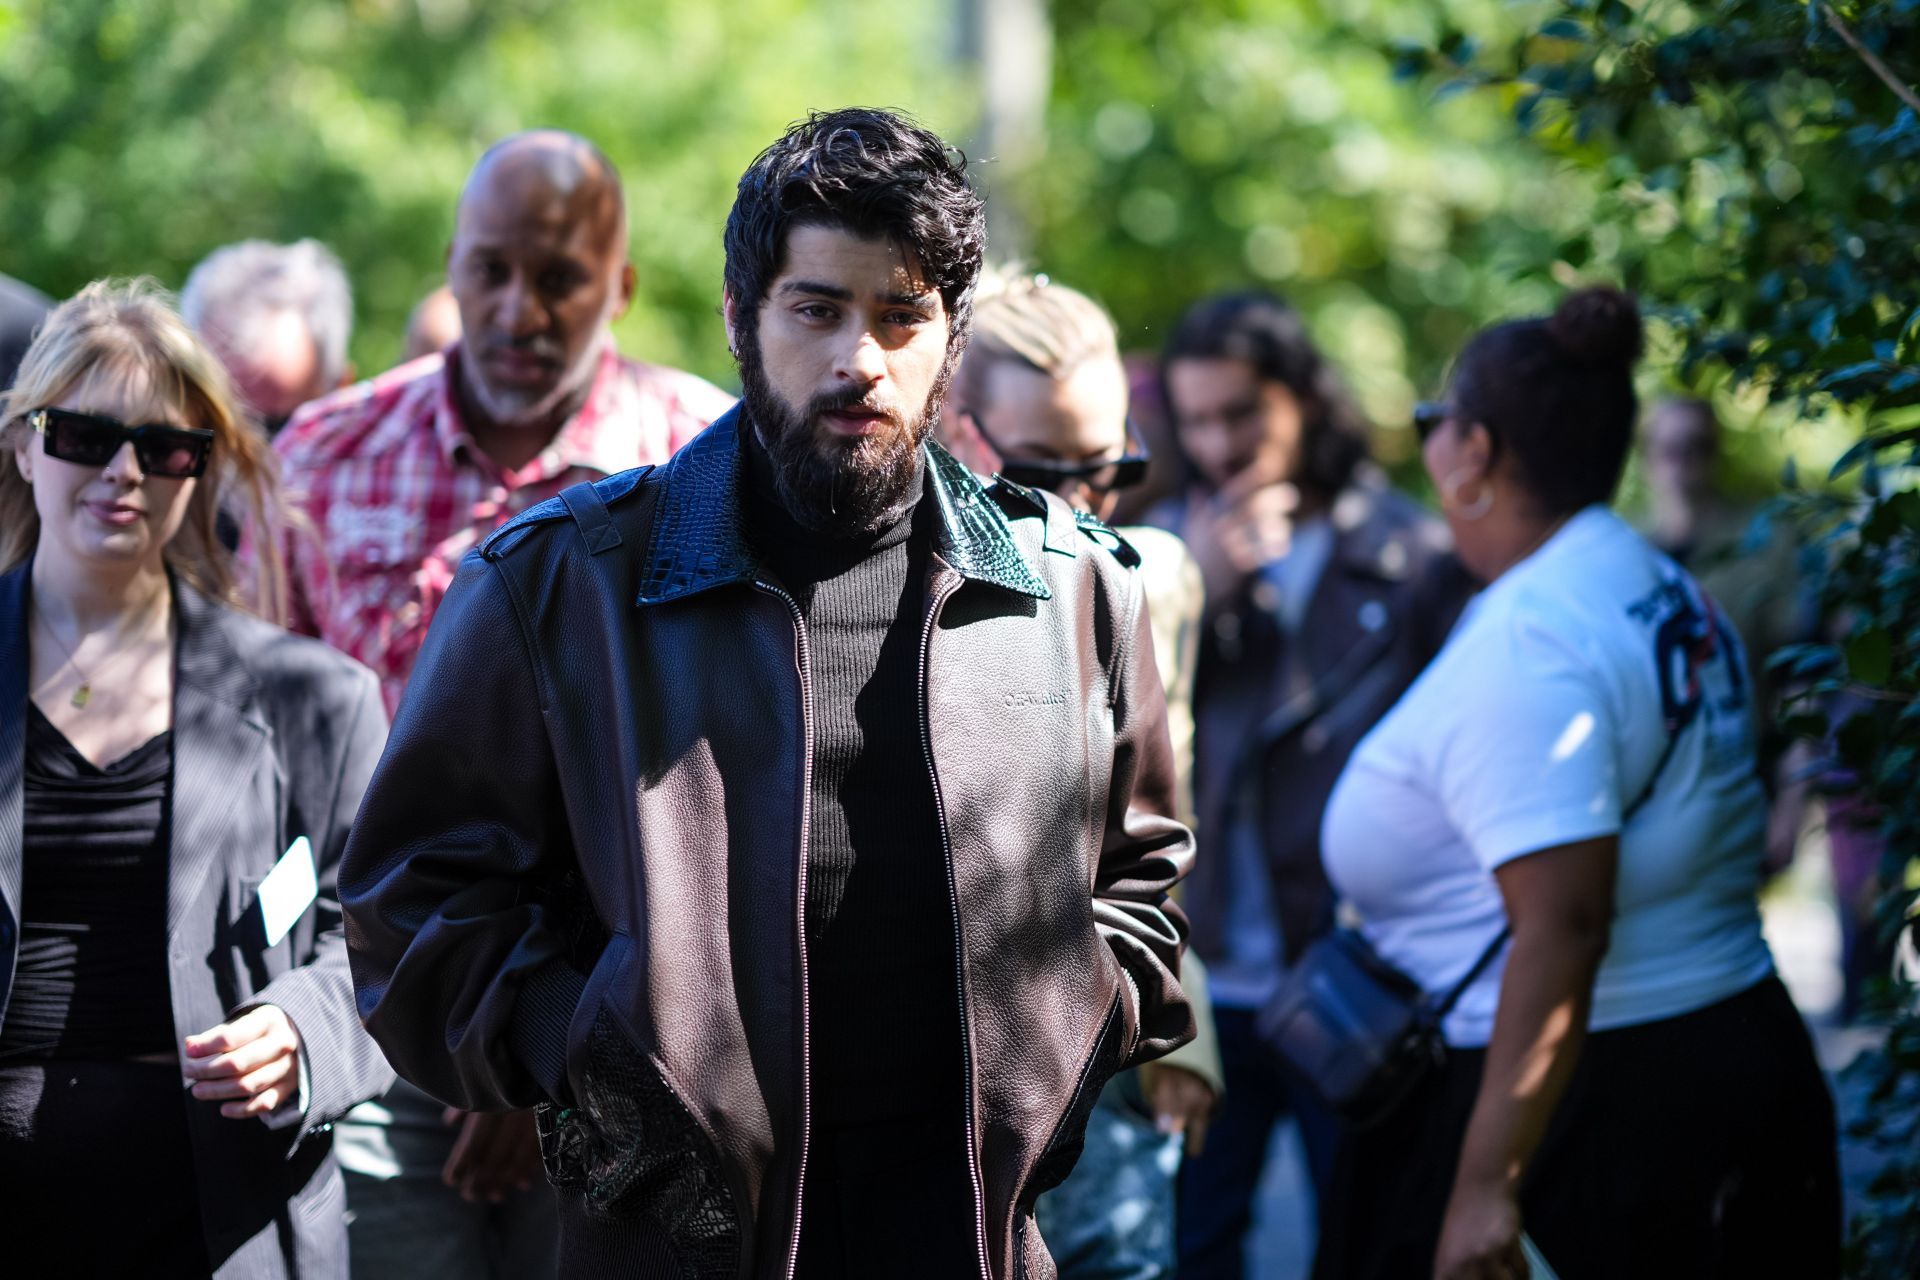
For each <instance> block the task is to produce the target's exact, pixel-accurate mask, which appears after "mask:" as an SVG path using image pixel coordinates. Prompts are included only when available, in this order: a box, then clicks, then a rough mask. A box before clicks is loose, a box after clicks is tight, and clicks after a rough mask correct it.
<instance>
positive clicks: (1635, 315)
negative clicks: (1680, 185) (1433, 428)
mask: <svg viewBox="0 0 1920 1280" xmlns="http://www.w3.org/2000/svg"><path fill="white" fill-rule="evenodd" d="M1643 345H1644V339H1643V336H1642V333H1641V327H1640V309H1639V307H1638V306H1637V305H1636V304H1635V302H1634V300H1633V298H1632V296H1631V295H1629V294H1626V293H1622V292H1621V291H1620V290H1618V289H1612V288H1607V287H1604V286H1596V287H1593V288H1587V289H1578V290H1575V291H1574V292H1573V293H1570V294H1568V295H1567V296H1566V297H1565V298H1564V299H1562V300H1561V303H1560V305H1559V307H1558V308H1556V309H1555V311H1554V313H1553V314H1552V315H1551V316H1542V317H1536V318H1533V319H1528V320H1509V321H1507V322H1506V323H1505V324H1497V325H1494V326H1493V327H1492V328H1490V329H1483V330H1482V331H1481V332H1480V333H1478V334H1476V335H1475V336H1474V337H1473V338H1472V339H1471V340H1470V341H1469V342H1468V343H1467V347H1466V350H1465V351H1463V352H1461V353H1460V360H1459V362H1458V364H1456V365H1455V367H1454V372H1453V390H1452V395H1451V399H1452V402H1453V405H1454V408H1455V410H1456V412H1457V413H1458V416H1459V419H1460V421H1461V422H1462V423H1479V424H1481V425H1482V426H1484V427H1486V429H1487V433H1488V434H1489V435H1490V436H1492V437H1493V449H1494V456H1495V457H1496V458H1497V457H1498V456H1499V455H1500V453H1501V452H1503V451H1504V452H1506V453H1508V454H1509V455H1511V457H1512V459H1513V465H1514V467H1515V469H1516V471H1517V472H1518V474H1519V479H1520V482H1521V484H1523V485H1524V486H1525V487H1526V490H1527V492H1528V493H1530V494H1532V495H1533V499H1534V501H1535V502H1537V503H1538V504H1539V505H1540V507H1541V510H1542V511H1543V512H1544V513H1545V514H1547V515H1554V516H1557V515H1568V514H1571V513H1572V512H1575V511H1578V510H1580V509H1581V508H1582V507H1586V506H1591V505H1592V504H1593V503H1596V502H1607V501H1610V500H1611V499H1612V497H1613V491H1614V490H1615V489H1616V488H1618V487H1619V484H1620V473H1621V472H1622V471H1623V470H1624V469H1625V468H1626V465H1627V452H1628V450H1629V449H1630V448H1631V447H1632V445H1633V424H1634V418H1635V417H1636V415H1637V414H1638V412H1639V402H1638V399H1637V397H1636V396H1635V394H1634V389H1633V366H1634V362H1635V361H1637V360H1638V359H1639V358H1640V352H1641V349H1642V347H1643Z"/></svg>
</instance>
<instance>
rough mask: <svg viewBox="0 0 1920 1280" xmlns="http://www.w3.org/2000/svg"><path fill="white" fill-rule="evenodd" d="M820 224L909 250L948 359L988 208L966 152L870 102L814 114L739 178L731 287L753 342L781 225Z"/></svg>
mask: <svg viewBox="0 0 1920 1280" xmlns="http://www.w3.org/2000/svg"><path fill="white" fill-rule="evenodd" d="M803 226H827V227H835V228H838V229H840V230H844V231H847V232H849V233H851V234H853V235H857V236H862V237H881V236H884V237H886V238H887V239H889V240H891V241H893V242H894V243H895V244H897V245H899V246H900V247H901V248H902V249H904V250H906V251H907V252H909V253H911V254H912V256H913V259H914V261H915V262H917V263H918V264H919V267H920V269H921V271H923V272H924V273H925V274H926V277H927V280H928V282H929V283H931V284H932V285H933V286H934V287H935V288H937V289H938V290H939V291H940V300H941V301H942V302H943V303H944V304H945V306H946V310H947V333H948V337H949V343H950V348H951V349H950V351H949V356H950V357H954V356H957V355H958V354H959V352H958V348H959V347H960V346H961V345H962V344H963V343H964V341H965V336H966V333H967V326H968V324H969V322H970V321H971V319H972V315H973V287H974V284H975V282H976V281H978V280H979V278H980V264H981V261H982V259H983V258H984V256H985V254H986V246H987V218H986V206H985V204H984V202H983V201H982V200H981V198H980V195H979V193H978V192H976V191H975V190H974V189H973V186H972V184H971V183H969V182H968V181H967V158H966V156H965V155H963V154H961V153H960V152H959V151H958V150H956V149H955V148H953V147H949V146H948V145H947V144H946V143H945V142H942V141H941V140H940V138H939V136H938V135H937V134H934V133H931V132H929V131H928V130H926V129H923V128H921V127H920V126H919V125H917V124H915V123H914V122H913V121H912V120H910V119H908V118H907V117H906V116H904V115H900V114H898V113H896V112H892V111H882V110H879V109H877V108H871V107H847V108H844V109H842V110H839V111H817V112H814V113H812V114H810V115H809V116H808V117H807V118H806V119H805V120H802V121H800V122H799V123H797V124H795V125H793V126H792V127H791V128H789V129H788V130H787V132H786V133H785V134H784V135H783V136H782V137H781V138H780V140H779V141H777V142H775V143H774V144H773V145H772V146H770V147H768V148H767V149H766V150H765V151H762V152H761V153H760V154H759V156H758V157H756V158H755V159H754V162H753V163H752V164H751V165H748V166H747V171H746V172H745V173H743V174H741V175H740V188H739V192H738V194H737V195H736V196H735V197H734V201H733V211H732V212H731V213H729V214H728V215H727V230H726V236H725V245H726V253H727V265H726V282H727V291H728V293H730V294H731V295H732V297H733V305H734V317H735V323H736V324H737V325H738V326H739V327H740V328H741V329H742V330H743V331H744V332H745V334H746V335H747V336H748V338H749V340H750V339H751V337H752V335H753V333H754V330H755V328H756V326H755V322H754V317H755V316H757V315H758V313H759V310H760V304H761V302H762V301H764V300H765V298H766V294H767V289H768V287H769V286H770V285H771V284H772V283H773V280H774V277H775V276H777V275H779V274H780V269H781V267H782V265H783V264H784V263H785V260H786V253H787V233H788V232H790V231H792V230H793V229H794V228H795V227H803Z"/></svg>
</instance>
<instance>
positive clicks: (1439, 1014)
mask: <svg viewBox="0 0 1920 1280" xmlns="http://www.w3.org/2000/svg"><path fill="white" fill-rule="evenodd" d="M1512 936H1513V926H1512V925H1505V924H1503V925H1501V926H1500V932H1499V933H1497V934H1495V935H1494V939H1493V941H1492V942H1489V943H1488V944H1487V949H1486V950H1485V951H1482V952H1481V953H1480V958H1479V959H1478V960H1475V961H1474V962H1473V967H1472V968H1471V969H1468V970H1467V975H1466V977H1464V978H1462V979H1460V981H1458V982H1456V983H1454V984H1453V986H1452V987H1451V988H1449V989H1448V991H1447V994H1446V995H1444V996H1441V997H1440V1003H1438V1004H1436V1005H1433V1006H1431V1011H1432V1015H1433V1020H1434V1021H1435V1022H1438V1021H1440V1020H1441V1019H1442V1018H1444V1017H1446V1016H1447V1015H1448V1014H1450V1013H1452V1012H1453V1006H1455V1005H1456V1004H1459V1003H1460V997H1461V996H1463V995H1465V994H1467V988H1468V987H1470V986H1472V985H1473V980H1474V979H1475V978H1478V977H1479V976H1480V975H1481V974H1482V973H1485V972H1486V969H1487V966H1488V965H1490V964H1492V963H1493V958H1494V957H1495V956H1496V955H1498V954H1500V948H1502V947H1504V946H1506V945H1507V939H1508V938H1510V937H1512Z"/></svg>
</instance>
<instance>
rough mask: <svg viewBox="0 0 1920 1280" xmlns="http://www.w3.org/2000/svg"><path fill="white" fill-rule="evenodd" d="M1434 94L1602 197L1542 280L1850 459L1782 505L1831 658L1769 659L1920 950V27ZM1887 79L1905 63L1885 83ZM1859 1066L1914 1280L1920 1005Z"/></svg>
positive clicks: (1627, 13) (1880, 1245)
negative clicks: (1599, 295) (1456, 100)
mask: <svg viewBox="0 0 1920 1280" xmlns="http://www.w3.org/2000/svg"><path fill="white" fill-rule="evenodd" d="M1399 57H1400V70H1401V72H1402V74H1404V75H1407V76H1410V77H1416V78H1418V79H1420V80H1421V82H1422V83H1424V84H1427V85H1430V86H1432V88H1433V90H1434V91H1435V92H1452V93H1458V92H1460V91H1461V90H1463V89H1465V90H1469V91H1471V93H1470V96H1477V97H1482V98H1484V99H1489V100H1494V101H1498V102H1501V103H1503V104H1504V105H1505V106H1506V107H1507V108H1508V110H1509V111H1510V112H1511V113H1512V115H1513V118H1514V120H1515V121H1516V122H1517V124H1518V125H1519V126H1520V127H1521V129H1522V130H1524V131H1525V132H1526V133H1528V134H1529V135H1530V136H1531V137H1532V138H1533V139H1534V140H1535V141H1536V142H1537V143H1538V144H1539V145H1540V147H1541V148H1542V150H1543V151H1544V152H1545V153H1547V154H1550V155H1554V156H1558V157H1560V158H1561V159H1562V160H1563V161H1565V162H1566V163H1568V164H1569V165H1570V166H1573V167H1575V168H1578V169H1580V170H1582V171H1584V172H1586V173H1588V174H1589V175H1591V177H1592V178H1593V179H1594V181H1595V183H1596V188H1597V190H1598V193H1599V194H1598V198H1597V200H1596V202H1595V205H1594V217H1593V219H1592V221H1591V224H1590V226H1588V227H1586V228H1583V229H1582V230H1580V231H1579V232H1578V233H1577V234H1575V235H1573V236H1571V237H1570V238H1569V239H1567V240H1566V241H1565V242H1564V243H1563V244H1561V245H1560V246H1559V247H1558V251H1557V254H1556V260H1555V261H1554V262H1553V264H1552V266H1550V267H1546V268H1544V269H1546V270H1548V271H1557V272H1558V273H1560V274H1563V275H1570V274H1571V273H1573V272H1575V271H1586V270H1598V271H1602V272H1604V273H1606V274H1609V275H1614V276H1617V277H1619V278H1621V279H1624V280H1625V282H1626V283H1627V284H1628V285H1629V286H1631V287H1633V288H1635V289H1636V290H1638V291H1640V292H1641V293H1642V295H1643V297H1645V298H1648V299H1653V300H1657V303H1658V310H1657V313H1656V314H1657V315H1658V316H1659V317H1660V319H1661V320H1662V321H1663V322H1664V327H1665V336H1666V337H1667V339H1668V340H1669V342H1670V343H1671V346H1672V350H1673V351H1674V353H1675V355H1676V357H1677V359H1678V362H1679V365H1680V367H1681V369H1682V371H1683V376H1693V377H1696V378H1700V379H1703V380H1711V379H1719V380H1722V381H1725V382H1728V383H1730V384H1731V385H1732V386H1733V387H1734V388H1736V389H1738V390H1739V391H1741V392H1743V393H1745V394H1748V395H1751V396H1762V397H1765V398H1766V399H1768V400H1771V401H1774V402H1778V403H1781V404H1784V405H1789V406H1792V407H1793V408H1795V409H1796V410H1798V411H1799V412H1801V413H1822V412H1826V413H1839V414H1842V415H1844V418H1845V420H1846V421H1849V422H1852V423H1854V424H1855V425H1856V427H1857V429H1858V430H1859V432H1860V439H1859V441H1858V443H1857V444H1856V445H1854V447H1853V448H1851V449H1849V450H1848V451H1847V452H1846V454H1845V455H1844V456H1843V457H1842V458H1841V459H1840V461H1839V463H1838V464H1837V465H1836V466H1835V467H1834V469H1833V474H1832V476H1831V477H1829V480H1830V484H1829V486H1827V487H1823V488H1817V489H1801V488H1799V487H1798V486H1794V487H1793V488H1792V489H1791V491H1790V492H1789V494H1788V495H1787V496H1786V497H1785V498H1784V499H1783V500H1782V501H1781V503H1780V504H1779V508H1780V510H1782V511H1784V512H1785V513H1787V514H1788V515H1790V516H1791V517H1793V518H1794V520H1795V522H1796V524H1797V526H1798V527H1799V529H1800V530H1801V532H1802V534H1803V536H1804V537H1805V538H1806V539H1807V540H1808V542H1809V543H1810V544H1811V545H1813V546H1815V547H1817V548H1818V549H1819V550H1820V552H1821V553H1822V558H1823V560H1824V562H1825V564H1826V566H1827V569H1826V573H1825V575H1824V581H1823V583H1822V594H1823V598H1824V602H1825V605H1826V609H1827V616H1828V617H1829V618H1830V619H1831V620H1832V625H1833V627H1834V629H1835V631H1836V635H1835V636H1834V640H1833V643H1830V644H1817V645H1801V646H1796V647H1794V648H1793V649H1790V650H1787V651H1784V652H1782V653H1780V654H1778V655H1776V656H1775V659H1774V661H1775V664H1776V665H1777V666H1779V667H1782V668H1784V669H1785V670H1786V671H1788V672H1789V673H1790V674H1791V675H1793V676H1794V677H1795V678H1797V680H1798V681H1799V682H1800V683H1801V685H1802V687H1803V688H1804V690H1805V693H1804V695H1803V696H1802V698H1801V700H1800V707H1799V713H1798V714H1797V715H1796V716H1795V717H1794V718H1793V720H1791V721H1790V722H1789V723H1790V725H1791V727H1792V728H1794V729H1796V730H1798V731H1800V732H1802V733H1804V734H1807V735H1809V736H1813V737H1815V738H1816V739H1817V740H1818V741H1820V742H1822V743H1823V744H1824V745H1825V747H1826V749H1827V751H1828V754H1829V757H1830V759H1831V761H1832V763H1833V765H1835V766H1837V767H1838V768H1840V769H1844V770H1845V771H1846V772H1847V773H1848V774H1850V775H1851V776H1852V777H1853V778H1854V779H1856V780H1857V786H1858V788H1859V791H1860V793H1861V796H1862V798H1863V799H1864V800H1866V801H1868V802H1869V807H1870V811H1871V812H1874V813H1877V815H1878V818H1879V833H1880V835H1881V836H1882V838H1883V839H1884V840H1885V846H1886V855H1885V859H1884V864H1883V866H1882V868H1881V883H1882V885H1883V889H1882V894H1881V901H1880V917H1881V922H1882V927H1883V930H1884V933H1885V935H1886V937H1887V939H1888V940H1889V941H1891V940H1894V939H1896V938H1897V937H1898V936H1899V935H1900V934H1902V933H1906V934H1908V935H1909V936H1910V937H1911V935H1912V934H1914V933H1915V932H1916V931H1920V914H1917V913H1920V786H1916V785H1915V784H1916V781H1917V780H1920V489H1916V481H1917V480H1920V452H1916V442H1920V427H1916V425H1915V424H1916V423H1920V110H1916V109H1915V107H1914V106H1912V105H1909V104H1910V103H1911V102H1912V101H1913V91H1912V85H1913V83H1914V75H1915V73H1916V70H1920V68H1917V67H1916V66H1915V65H1914V60H1915V59H1916V58H1917V57H1920V3H1916V2H1915V0H1891V2H1890V3H1880V4H1866V3H1861V4H1852V5H1844V6H1830V5H1827V4H1821V3H1815V4H1807V3H1801V2H1797V0H1714V2H1712V3H1700V4H1681V3H1665V2H1662V0H1645V2H1643V3H1632V4H1630V3H1626V2H1625V0H1568V2H1567V3H1564V4H1560V5H1556V6H1553V7H1552V8H1551V9H1550V10H1547V11H1544V12H1543V13H1542V15H1541V16H1540V19H1539V21H1537V22H1536V23H1535V24H1533V26H1532V27H1531V28H1530V29H1529V30H1527V31H1524V32H1522V33H1520V34H1519V35H1518V36H1510V37H1508V38H1506V39H1504V40H1502V41H1496V42H1488V41H1485V40H1475V39H1473V38H1472V37H1471V35H1469V33H1467V32H1465V31H1461V30H1453V31H1448V32H1446V33H1443V34H1442V35H1441V36H1440V37H1439V38H1437V39H1435V40H1433V41H1431V42H1429V43H1426V44H1424V45H1421V46H1418V47H1412V48H1405V49H1402V50H1401V51H1400V53H1399ZM1889 61H1891V62H1892V63H1893V64H1894V65H1893V66H1891V67H1889V66H1888V65H1887V63H1888V62H1889ZM1882 994H1883V1000H1884V1002H1885V1007H1886V1009H1887V1010H1889V1011H1890V1013H1891V1015H1892V1016H1893V1019H1894V1021H1893V1025H1892V1027H1891V1030H1890V1034H1889V1039H1888V1042H1887V1045H1886V1048H1885V1049H1884V1051H1883V1052H1882V1053H1881V1054H1879V1055H1878V1056H1877V1057H1876V1058H1875V1059H1873V1060H1872V1061H1871V1062H1870V1063H1869V1064H1867V1066H1865V1067H1864V1068H1863V1070H1864V1071H1865V1073H1866V1074H1867V1075H1868V1076H1869V1077H1870V1088H1871V1090H1872V1093H1873V1098H1874V1104H1875V1109H1874V1111H1873V1112H1872V1113H1871V1114H1870V1115H1869V1116H1868V1117H1867V1118H1866V1119H1865V1120H1863V1121H1862V1122H1861V1128H1860V1131H1859V1133H1858V1134H1857V1136H1858V1137H1859V1138H1860V1139H1862V1140H1863V1141H1865V1142H1867V1143H1869V1144H1872V1145H1877V1146H1879V1147H1880V1148H1881V1149H1882V1151H1883V1152H1884V1153H1885V1154H1886V1155H1887V1156H1888V1163H1887V1165H1886V1166H1885V1169H1884V1171H1883V1173H1882V1174H1881V1176H1880V1177H1879V1178H1878V1179H1877V1180H1876V1181H1875V1183H1874V1185H1873V1187H1872V1188H1871V1190H1870V1201H1869V1203H1868V1205H1867V1206H1866V1208H1865V1209H1864V1211H1863V1212H1861V1213H1860V1214H1859V1215H1858V1216H1857V1218H1856V1220H1855V1222H1854V1224H1853V1229H1852V1235H1851V1240H1850V1244H1849V1256H1848V1263H1849V1267H1850V1269H1851V1273H1852V1274H1855V1275H1859V1276H1872V1277H1895V1276H1903V1277H1904V1276H1911V1275H1915V1274H1920V1152H1917V1151H1916V1147H1915V1145H1914V1141H1913V1140H1914V1137H1915V1134H1916V1132H1917V1131H1920V1050H1917V1049H1916V1046H1917V1045H1920V1005H1917V1004H1916V1002H1915V993H1914V989H1913V988H1912V986H1911V985H1910V984H1909V983H1907V982H1906V981H1904V980H1900V981H1894V980H1893V979H1892V978H1890V979H1889V984H1888V988H1887V990H1885V991H1884V992H1883V993H1882Z"/></svg>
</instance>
